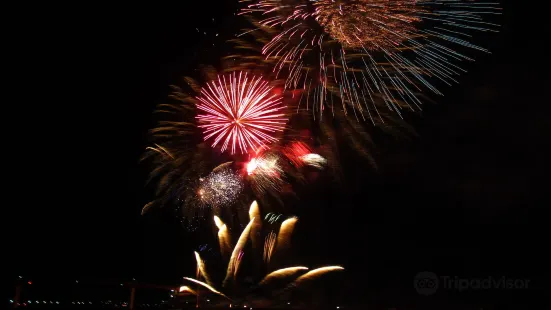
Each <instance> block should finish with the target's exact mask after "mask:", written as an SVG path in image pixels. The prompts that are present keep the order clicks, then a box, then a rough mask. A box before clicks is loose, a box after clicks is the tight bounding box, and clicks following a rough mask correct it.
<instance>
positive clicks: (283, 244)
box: [276, 217, 298, 252]
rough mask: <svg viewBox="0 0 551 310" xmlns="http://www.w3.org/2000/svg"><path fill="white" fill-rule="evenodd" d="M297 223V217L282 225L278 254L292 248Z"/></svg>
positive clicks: (278, 239) (278, 238) (287, 220)
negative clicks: (292, 237) (292, 238)
mask: <svg viewBox="0 0 551 310" xmlns="http://www.w3.org/2000/svg"><path fill="white" fill-rule="evenodd" d="M297 221H298V218H297V217H291V218H288V219H286V220H285V221H283V223H281V227H280V228H279V235H278V236H277V246H276V252H282V251H284V250H286V249H288V248H289V247H290V246H291V236H292V235H293V230H294V229H295V224H296V223H297Z"/></svg>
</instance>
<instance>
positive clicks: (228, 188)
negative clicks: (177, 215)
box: [197, 167, 243, 207]
mask: <svg viewBox="0 0 551 310" xmlns="http://www.w3.org/2000/svg"><path fill="white" fill-rule="evenodd" d="M199 181H200V186H199V189H198V191H197V194H198V196H199V198H200V200H201V201H203V202H204V203H205V204H207V205H209V206H211V207H223V206H227V205H229V204H231V203H233V202H235V200H237V198H238V197H239V194H240V193H241V191H242V190H243V181H242V180H241V177H240V176H239V175H238V174H236V173H235V172H233V171H232V170H231V169H230V168H229V167H222V168H219V169H214V170H213V171H212V172H211V173H210V174H209V175H208V176H207V177H206V178H201V179H199Z"/></svg>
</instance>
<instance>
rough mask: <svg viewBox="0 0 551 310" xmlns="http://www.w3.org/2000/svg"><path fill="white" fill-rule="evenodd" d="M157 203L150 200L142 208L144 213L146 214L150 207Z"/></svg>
mask: <svg viewBox="0 0 551 310" xmlns="http://www.w3.org/2000/svg"><path fill="white" fill-rule="evenodd" d="M154 204H155V201H150V202H148V203H147V204H146V205H145V206H144V207H143V208H142V215H144V214H146V213H147V212H148V211H149V209H151V207H152V206H153V205H154Z"/></svg>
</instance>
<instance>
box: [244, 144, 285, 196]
mask: <svg viewBox="0 0 551 310" xmlns="http://www.w3.org/2000/svg"><path fill="white" fill-rule="evenodd" d="M246 168H247V174H248V180H249V182H250V184H251V185H252V187H253V190H254V191H255V194H257V195H258V196H262V195H263V194H265V193H266V192H272V193H273V192H277V191H279V190H280V189H281V187H282V186H283V184H284V183H285V182H284V181H283V179H282V178H281V176H282V175H283V169H282V168H281V165H280V163H279V156H277V155H276V154H273V153H266V154H262V155H259V156H257V157H254V158H253V159H251V160H250V161H249V162H248V163H247V165H246Z"/></svg>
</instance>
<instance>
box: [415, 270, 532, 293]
mask: <svg viewBox="0 0 551 310" xmlns="http://www.w3.org/2000/svg"><path fill="white" fill-rule="evenodd" d="M529 284H530V280H529V279H511V278H507V277H492V276H489V277H483V278H461V277H456V276H453V277H452V276H437V275H436V274H435V273H433V272H428V271H424V272H420V273H418V274H417V275H416V276H415V278H414V280H413V287H414V288H415V290H416V291H417V293H418V294H420V295H425V296H429V295H432V294H434V293H436V291H437V290H438V289H439V288H441V289H446V290H456V291H459V292H462V291H467V290H519V289H528V286H529Z"/></svg>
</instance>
